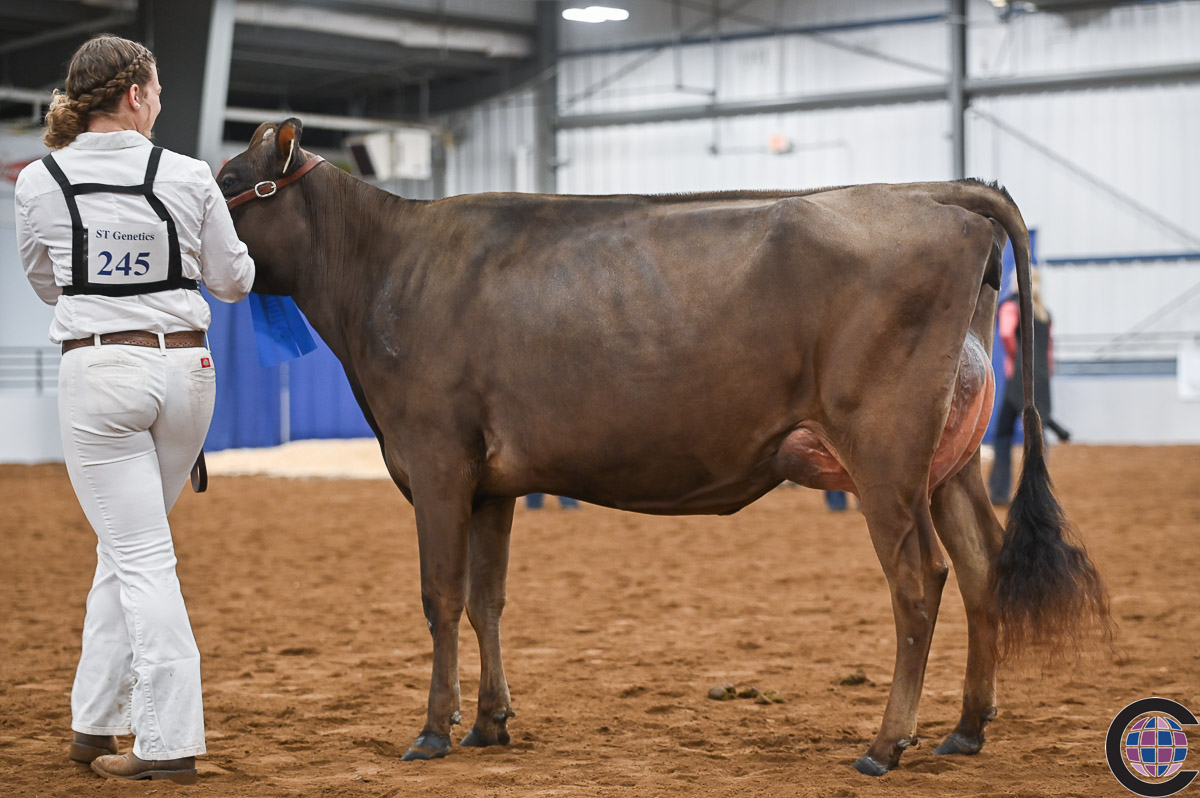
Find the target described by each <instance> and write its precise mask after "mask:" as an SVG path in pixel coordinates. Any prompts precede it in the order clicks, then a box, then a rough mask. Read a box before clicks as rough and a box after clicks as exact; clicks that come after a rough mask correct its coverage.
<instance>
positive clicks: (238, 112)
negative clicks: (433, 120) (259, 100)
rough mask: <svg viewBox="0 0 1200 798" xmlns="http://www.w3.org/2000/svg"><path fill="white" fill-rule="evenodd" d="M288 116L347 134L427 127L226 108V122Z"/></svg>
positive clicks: (271, 119)
mask: <svg viewBox="0 0 1200 798" xmlns="http://www.w3.org/2000/svg"><path fill="white" fill-rule="evenodd" d="M289 116H295V117H296V118H298V119H299V120H300V121H302V122H303V123H304V126H305V127H314V128H321V129H322V130H342V131H347V132H362V131H371V130H389V129H391V128H400V127H429V128H431V129H433V130H439V129H440V128H436V127H434V126H431V125H419V124H417V123H414V122H401V121H400V120H397V119H365V118H363V117H358V116H336V115H333V114H310V113H308V112H306V111H294V112H293V111H279V110H272V109H270V108H232V107H231V108H226V109H225V121H226V122H247V123H249V124H252V125H258V124H261V123H263V122H281V121H283V120H284V119H287V118H288V117H289Z"/></svg>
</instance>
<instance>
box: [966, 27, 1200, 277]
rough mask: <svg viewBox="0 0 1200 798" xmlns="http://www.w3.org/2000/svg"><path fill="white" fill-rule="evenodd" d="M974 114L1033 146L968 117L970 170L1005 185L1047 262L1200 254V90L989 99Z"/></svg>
mask: <svg viewBox="0 0 1200 798" xmlns="http://www.w3.org/2000/svg"><path fill="white" fill-rule="evenodd" d="M1198 33H1200V29H1198ZM973 108H974V109H976V110H978V111H980V112H982V113H984V114H987V115H989V116H990V117H992V118H994V119H995V120H999V122H1000V123H1001V124H1002V125H1006V126H1008V127H1011V128H1015V129H1016V130H1017V131H1018V133H1020V134H1023V135H1024V136H1026V137H1028V138H1031V139H1033V141H1034V143H1035V144H1030V143H1029V141H1027V140H1022V139H1021V138H1019V137H1018V136H1015V135H1013V134H1012V133H1010V132H1007V131H1005V130H1003V129H1001V128H998V127H997V126H996V124H995V122H993V121H992V120H991V119H988V118H986V117H983V116H980V115H978V114H971V113H969V114H968V121H967V140H968V142H969V147H968V158H967V162H968V171H969V173H970V174H974V175H979V176H981V177H988V178H992V179H997V180H999V181H1000V182H1002V183H1003V184H1004V185H1005V186H1007V187H1008V189H1009V190H1010V191H1011V192H1012V194H1013V197H1014V198H1015V199H1016V200H1017V202H1018V204H1020V206H1021V210H1022V213H1023V214H1024V216H1025V220H1026V222H1027V223H1029V224H1030V226H1033V227H1037V228H1038V229H1039V230H1040V231H1041V232H1040V236H1041V240H1040V248H1041V252H1042V255H1043V256H1044V257H1081V256H1086V255H1133V254H1145V253H1160V252H1180V251H1196V252H1200V197H1198V196H1197V192H1196V191H1194V190H1192V189H1191V188H1190V185H1191V184H1193V183H1194V181H1195V179H1196V177H1197V176H1200V148H1198V147H1196V145H1195V142H1196V141H1198V140H1200V138H1198V137H1200V84H1192V85H1186V86H1179V85H1174V86H1154V87H1147V88H1142V89H1130V88H1124V89H1096V90H1091V91H1081V92H1070V93H1044V94H1031V95H1025V96H1018V97H1004V98H989V99H980V100H977V101H976V102H975V103H974V104H973ZM1035 145H1040V146H1041V147H1042V148H1044V149H1045V150H1047V151H1048V152H1044V151H1041V150H1039V148H1038V147H1037V146H1035ZM1138 206H1140V207H1141V208H1144V209H1146V210H1148V211H1150V212H1149V213H1147V212H1145V211H1144V210H1139V207H1138ZM1160 220H1165V221H1166V222H1168V223H1169V225H1170V226H1167V225H1164V224H1163V223H1162V221H1160ZM1171 227H1174V228H1176V229H1174V230H1173V229H1171Z"/></svg>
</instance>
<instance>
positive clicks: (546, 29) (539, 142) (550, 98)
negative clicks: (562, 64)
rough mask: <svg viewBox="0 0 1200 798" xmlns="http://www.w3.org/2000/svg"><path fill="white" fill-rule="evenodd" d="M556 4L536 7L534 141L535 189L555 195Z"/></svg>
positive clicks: (548, 1)
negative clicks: (536, 73)
mask: <svg viewBox="0 0 1200 798" xmlns="http://www.w3.org/2000/svg"><path fill="white" fill-rule="evenodd" d="M559 13H560V11H559V3H558V2H557V0H538V4H537V41H536V42H535V46H536V47H537V56H536V58H537V65H538V76H537V78H536V80H537V86H536V89H535V91H534V94H535V96H536V98H537V101H536V109H535V111H534V113H535V114H536V115H537V119H536V120H535V123H534V124H535V128H536V134H535V137H534V162H535V165H534V181H535V182H534V186H535V188H536V190H537V191H538V192H539V193H541V194H554V193H556V192H557V191H558V25H559V19H560V16H559Z"/></svg>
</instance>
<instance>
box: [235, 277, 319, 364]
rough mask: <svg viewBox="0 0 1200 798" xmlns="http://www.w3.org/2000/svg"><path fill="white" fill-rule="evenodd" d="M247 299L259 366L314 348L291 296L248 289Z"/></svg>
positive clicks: (284, 360) (286, 358)
mask: <svg viewBox="0 0 1200 798" xmlns="http://www.w3.org/2000/svg"><path fill="white" fill-rule="evenodd" d="M249 301H250V318H251V319H252V320H253V321H254V343H255V344H256V345H257V347H258V362H259V364H260V365H262V366H277V365H279V364H280V363H285V362H287V361H289V360H292V359H294V358H297V357H300V356H301V355H307V354H308V353H309V352H312V351H313V350H314V349H316V348H317V344H316V342H314V341H313V337H312V334H311V333H310V332H309V331H308V324H307V323H306V322H305V321H304V316H303V315H301V313H300V308H298V307H296V303H295V302H294V301H292V298H291V297H286V296H275V295H273V294H256V293H253V292H251V294H250V296H249Z"/></svg>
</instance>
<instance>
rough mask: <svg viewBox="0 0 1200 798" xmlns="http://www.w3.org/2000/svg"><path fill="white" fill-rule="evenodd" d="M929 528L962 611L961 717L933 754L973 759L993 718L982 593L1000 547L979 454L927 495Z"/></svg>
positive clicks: (992, 649) (989, 606)
mask: <svg viewBox="0 0 1200 798" xmlns="http://www.w3.org/2000/svg"><path fill="white" fill-rule="evenodd" d="M932 510H933V523H934V526H935V527H936V529H937V532H938V536H939V537H940V538H941V540H942V543H943V544H944V545H945V547H946V551H947V552H948V553H949V554H950V561H951V562H953V563H954V573H955V576H956V577H957V579H958V587H959V590H960V591H961V592H962V597H963V604H964V605H965V606H966V609H967V675H966V681H965V683H964V684H963V703H962V717H961V719H960V720H959V721H958V726H957V727H955V729H954V731H952V732H950V734H949V735H947V737H946V739H945V740H943V741H942V744H941V745H939V746H938V747H937V750H936V752H935V753H938V754H974V753H976V752H978V751H979V749H980V748H982V747H983V728H984V726H986V725H987V724H988V722H989V721H991V720H992V718H994V717H995V716H996V613H995V607H994V606H993V601H992V593H991V591H990V590H989V588H988V585H989V579H990V576H991V564H992V562H994V561H995V559H996V556H997V555H998V554H999V552H1000V546H1001V545H1002V544H1003V542H1004V529H1003V528H1002V527H1001V526H1000V522H999V521H998V520H997V519H996V515H995V513H994V512H993V511H992V506H991V502H990V500H989V499H988V494H987V490H986V488H985V487H984V484H983V478H982V476H981V475H980V471H979V455H978V453H977V454H976V455H975V457H974V459H973V460H971V462H969V463H967V465H966V466H965V467H964V468H963V469H962V470H961V471H959V472H958V474H956V475H955V476H954V477H952V478H951V479H950V480H949V481H947V482H946V484H944V485H942V486H941V487H940V488H938V489H937V490H936V491H934V494H933V504H932Z"/></svg>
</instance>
